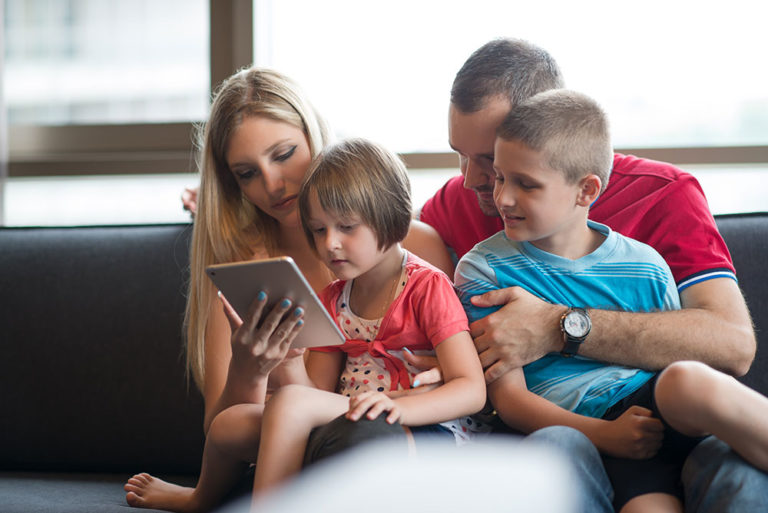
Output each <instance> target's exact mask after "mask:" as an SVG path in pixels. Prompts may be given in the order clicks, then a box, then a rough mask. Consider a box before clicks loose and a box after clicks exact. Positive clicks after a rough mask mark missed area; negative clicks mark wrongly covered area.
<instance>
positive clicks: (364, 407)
mask: <svg viewBox="0 0 768 513" xmlns="http://www.w3.org/2000/svg"><path fill="white" fill-rule="evenodd" d="M385 411H386V412H389V414H388V415H387V423H389V424H394V423H395V422H397V421H399V420H400V417H401V416H402V412H401V411H400V408H398V407H397V403H396V402H395V401H394V400H393V399H392V398H390V397H389V396H387V395H386V394H384V393H382V392H363V393H362V394H360V395H356V396H355V397H353V398H351V399H350V400H349V411H348V412H347V419H348V420H351V421H353V422H356V421H358V420H360V417H362V416H363V415H365V417H366V418H367V419H368V420H373V419H375V418H376V417H378V416H379V415H381V413H382V412H385Z"/></svg>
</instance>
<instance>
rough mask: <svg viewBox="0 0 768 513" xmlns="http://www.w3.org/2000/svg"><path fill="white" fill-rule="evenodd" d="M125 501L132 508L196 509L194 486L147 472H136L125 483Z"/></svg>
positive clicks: (185, 510)
mask: <svg viewBox="0 0 768 513" xmlns="http://www.w3.org/2000/svg"><path fill="white" fill-rule="evenodd" d="M123 489H124V490H125V491H126V492H127V493H126V494H125V501H126V502H127V503H128V505H129V506H133V507H134V508H150V509H164V510H167V511H176V512H179V513H188V512H194V511H196V510H197V505H196V504H195V501H194V498H193V493H194V491H195V489H194V488H189V487H186V486H179V485H176V484H173V483H169V482H167V481H163V480H162V479H158V478H156V477H152V476H150V475H149V474H146V473H141V474H136V475H135V476H133V477H132V478H130V479H129V480H128V482H127V483H125V486H124V487H123Z"/></svg>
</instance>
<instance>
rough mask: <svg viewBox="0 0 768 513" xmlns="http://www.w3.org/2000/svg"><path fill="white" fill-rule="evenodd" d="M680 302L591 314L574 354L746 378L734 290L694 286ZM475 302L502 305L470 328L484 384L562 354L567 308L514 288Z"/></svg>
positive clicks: (743, 315) (727, 283)
mask: <svg viewBox="0 0 768 513" xmlns="http://www.w3.org/2000/svg"><path fill="white" fill-rule="evenodd" d="M680 301H681V306H682V310H677V311H667V312H657V313H631V312H615V311H607V310H590V311H589V312H590V316H591V317H592V331H591V332H590V334H589V336H588V337H587V339H586V340H585V341H584V343H583V344H582V345H581V348H580V350H579V354H581V355H583V356H586V357H589V358H593V359H596V360H602V361H608V362H613V363H619V364H624V365H628V366H632V367H640V368H644V369H651V370H657V369H661V368H663V367H666V366H667V365H669V364H670V363H672V362H674V361H677V360H697V361H701V362H704V363H707V364H708V365H710V366H712V367H714V368H717V369H720V370H722V371H724V372H727V373H729V374H733V375H737V376H738V375H743V374H745V373H746V372H747V371H748V370H749V366H750V365H751V362H752V360H753V359H754V354H755V348H756V342H755V335H754V330H753V328H752V321H751V319H750V316H749V311H748V310H747V307H746V304H745V302H744V298H743V296H742V295H741V292H740V290H739V288H738V285H737V284H736V282H735V281H733V280H732V279H730V278H716V279H712V280H708V281H705V282H701V283H697V284H695V285H691V286H690V287H688V288H686V289H685V290H683V292H682V293H681V294H680ZM472 302H473V304H474V305H475V306H490V305H504V306H503V307H502V308H501V309H500V310H499V311H498V312H496V313H494V314H491V315H489V316H487V317H485V318H483V319H479V320H478V321H476V322H473V323H472V324H471V325H470V328H471V333H472V336H473V338H474V339H475V345H476V346H477V349H478V352H479V353H480V360H481V362H482V363H483V367H485V368H486V369H487V370H486V380H487V381H488V382H492V381H493V380H495V379H497V378H499V377H500V376H502V375H503V374H504V373H505V372H507V371H509V370H510V369H514V368H517V367H520V366H522V365H525V364H528V363H530V362H532V361H534V360H537V359H539V358H541V357H542V356H544V355H545V354H547V353H549V352H553V351H560V350H561V349H562V348H563V336H562V333H561V331H560V317H561V316H562V314H563V313H564V312H565V311H566V310H567V307H566V306H564V305H552V304H549V303H545V302H544V301H542V300H540V299H539V298H537V297H535V296H533V295H532V294H529V293H528V292H526V291H525V290H523V289H521V288H519V287H513V288H508V289H501V290H497V291H491V292H489V293H487V294H485V295H484V296H483V297H482V298H475V299H473V300H472Z"/></svg>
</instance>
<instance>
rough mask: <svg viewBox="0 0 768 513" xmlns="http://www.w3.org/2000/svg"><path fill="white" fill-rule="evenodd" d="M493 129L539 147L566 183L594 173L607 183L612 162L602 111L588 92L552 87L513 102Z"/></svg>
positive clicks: (611, 149)
mask: <svg viewBox="0 0 768 513" xmlns="http://www.w3.org/2000/svg"><path fill="white" fill-rule="evenodd" d="M496 135H497V136H498V137H500V138H501V139H504V140H505V141H512V140H516V141H520V142H522V143H523V144H525V145H526V146H528V147H529V148H531V149H533V150H535V151H539V152H542V153H543V154H544V157H545V158H546V160H547V163H548V164H549V166H550V167H551V168H552V169H555V170H558V171H561V172H563V173H564V174H565V178H566V180H567V181H568V183H575V182H577V181H579V179H581V178H582V177H584V176H586V175H589V174H594V175H597V176H598V177H599V178H600V180H601V181H602V187H603V189H605V186H606V185H607V184H608V177H609V175H610V173H611V168H612V167H613V147H612V146H611V136H610V132H609V129H608V119H607V117H606V115H605V112H604V111H603V109H602V108H601V107H600V105H598V104H597V102H596V101H594V100H593V99H592V98H590V97H589V96H587V95H585V94H582V93H578V92H576V91H569V90H567V89H554V90H551V91H544V92H542V93H539V94H537V95H535V96H532V97H531V98H529V99H527V100H525V101H524V102H522V103H520V104H519V105H517V106H515V107H514V108H513V109H512V110H511V111H510V113H509V114H508V115H507V117H506V118H504V121H502V123H501V125H499V128H498V129H497V130H496Z"/></svg>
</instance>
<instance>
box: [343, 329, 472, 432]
mask: <svg viewBox="0 0 768 513" xmlns="http://www.w3.org/2000/svg"><path fill="white" fill-rule="evenodd" d="M435 351H436V353H437V358H438V360H439V362H440V366H441V367H442V369H443V378H444V383H443V384H442V385H440V386H439V387H436V388H435V389H433V390H430V391H428V392H424V393H421V394H409V395H405V396H401V397H397V398H396V399H394V400H392V399H390V398H389V397H387V396H386V395H385V394H383V393H367V394H361V395H360V396H358V398H359V399H358V398H353V400H352V401H351V402H350V411H349V413H348V417H349V418H350V419H351V420H357V419H359V418H360V417H361V416H362V415H363V414H366V412H367V416H368V418H376V417H378V415H379V414H380V413H381V412H382V411H385V410H386V411H390V415H388V416H387V421H388V422H394V421H396V420H397V421H399V422H400V423H401V424H405V425H409V426H423V425H426V424H435V423H437V422H444V421H446V420H450V419H455V418H458V417H462V416H464V415H470V414H472V413H475V412H477V411H479V410H480V409H481V408H482V407H483V405H484V404H485V381H484V379H483V369H482V368H481V367H480V360H479V359H478V358H477V352H476V351H475V346H474V345H473V344H472V339H471V338H470V336H469V333H468V332H466V331H461V332H459V333H457V334H455V335H452V336H450V337H448V338H447V339H445V340H443V341H442V342H441V343H440V344H438V345H437V348H436V349H435ZM356 399H357V400H356ZM393 410H394V411H393Z"/></svg>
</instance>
